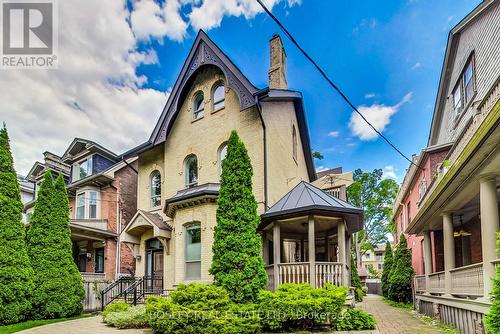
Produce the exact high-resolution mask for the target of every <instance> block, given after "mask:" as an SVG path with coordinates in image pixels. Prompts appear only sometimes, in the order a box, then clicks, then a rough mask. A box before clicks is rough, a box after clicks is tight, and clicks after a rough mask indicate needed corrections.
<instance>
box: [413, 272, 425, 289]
mask: <svg viewBox="0 0 500 334" xmlns="http://www.w3.org/2000/svg"><path fill="white" fill-rule="evenodd" d="M426 288H427V287H426V282H425V275H415V291H416V292H425V291H426Z"/></svg>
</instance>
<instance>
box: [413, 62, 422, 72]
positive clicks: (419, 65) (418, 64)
mask: <svg viewBox="0 0 500 334" xmlns="http://www.w3.org/2000/svg"><path fill="white" fill-rule="evenodd" d="M420 67H422V64H421V63H420V62H419V61H417V62H416V63H415V64H414V65H413V66H412V67H411V69H412V70H416V69H417V68H420Z"/></svg>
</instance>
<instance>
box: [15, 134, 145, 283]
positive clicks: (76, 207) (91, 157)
mask: <svg viewBox="0 0 500 334" xmlns="http://www.w3.org/2000/svg"><path fill="white" fill-rule="evenodd" d="M44 157H45V162H44V163H41V162H37V163H35V165H34V166H33V168H32V169H31V171H30V173H29V175H28V177H29V178H30V179H31V180H32V181H33V182H35V184H36V187H37V188H38V187H39V184H40V182H41V181H42V179H43V175H44V173H45V171H46V170H50V171H52V174H53V175H54V177H55V176H57V175H58V174H59V173H62V174H63V175H64V178H65V181H66V183H67V191H68V197H69V206H70V227H71V239H72V241H73V247H74V255H75V262H76V263H77V266H78V268H79V270H80V272H82V275H83V276H85V277H91V278H105V279H106V280H114V279H115V278H116V277H117V276H118V275H129V276H130V275H132V276H133V275H134V265H135V263H134V259H133V256H132V251H131V249H130V248H129V247H127V246H126V245H123V244H119V241H118V235H119V234H120V232H121V231H122V229H123V227H124V226H125V225H126V224H127V223H128V221H129V220H130V218H132V216H133V214H134V213H135V211H136V197H137V170H136V168H137V162H136V160H137V159H136V158H132V159H128V160H126V161H125V160H122V157H121V156H118V155H117V154H115V153H113V152H111V151H109V150H108V149H106V148H104V147H103V146H101V145H99V144H96V143H94V142H92V141H90V140H86V139H81V138H75V139H74V140H73V142H72V143H71V145H70V146H69V147H68V149H67V150H66V152H65V153H64V154H63V155H62V156H61V157H59V156H57V155H55V154H52V153H49V152H46V153H44ZM34 202H35V201H31V202H29V203H28V204H27V205H26V206H25V210H26V211H27V212H30V213H31V212H32V210H33V207H34Z"/></svg>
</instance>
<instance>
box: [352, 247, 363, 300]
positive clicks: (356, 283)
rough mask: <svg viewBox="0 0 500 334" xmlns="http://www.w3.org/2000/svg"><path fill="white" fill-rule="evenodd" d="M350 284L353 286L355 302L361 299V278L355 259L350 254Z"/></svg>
mask: <svg viewBox="0 0 500 334" xmlns="http://www.w3.org/2000/svg"><path fill="white" fill-rule="evenodd" d="M351 286H352V287H354V297H355V300H356V301H357V302H362V301H363V296H364V294H365V293H364V292H363V287H362V285H361V279H360V278H359V274H358V268H357V265H356V259H355V258H354V256H351Z"/></svg>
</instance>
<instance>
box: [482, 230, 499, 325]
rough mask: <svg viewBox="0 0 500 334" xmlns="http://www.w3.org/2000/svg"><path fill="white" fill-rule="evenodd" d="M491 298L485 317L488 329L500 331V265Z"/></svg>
mask: <svg viewBox="0 0 500 334" xmlns="http://www.w3.org/2000/svg"><path fill="white" fill-rule="evenodd" d="M497 252H498V253H500V233H497ZM490 299H491V303H492V304H491V307H490V311H489V312H488V314H487V315H486V318H485V322H486V331H487V333H500V266H497V268H496V275H495V278H494V279H493V288H492V290H491V295H490Z"/></svg>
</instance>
